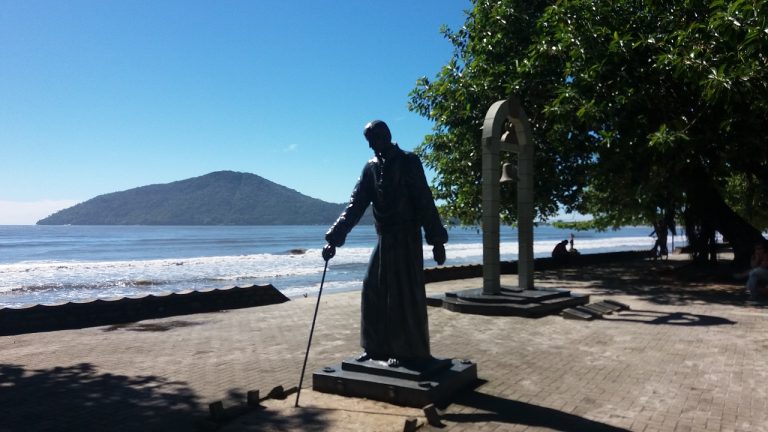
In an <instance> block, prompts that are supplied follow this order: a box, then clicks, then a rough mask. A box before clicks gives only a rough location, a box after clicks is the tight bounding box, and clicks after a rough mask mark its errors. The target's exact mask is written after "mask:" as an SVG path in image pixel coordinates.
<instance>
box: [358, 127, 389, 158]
mask: <svg viewBox="0 0 768 432" xmlns="http://www.w3.org/2000/svg"><path fill="white" fill-rule="evenodd" d="M363 135H365V139H366V140H367V141H368V146H369V147H370V148H371V149H373V151H374V152H375V153H380V152H381V151H382V150H384V149H385V148H387V146H389V145H390V144H391V143H392V133H390V132H389V127H388V126H387V124H386V123H384V122H383V121H381V120H374V121H372V122H370V123H368V124H367V125H365V129H363Z"/></svg>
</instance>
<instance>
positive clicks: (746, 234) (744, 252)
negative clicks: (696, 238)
mask: <svg viewBox="0 0 768 432" xmlns="http://www.w3.org/2000/svg"><path fill="white" fill-rule="evenodd" d="M688 199H689V202H690V208H689V210H691V211H692V214H691V215H689V217H693V218H694V219H698V221H699V222H700V227H701V228H702V229H701V234H703V235H704V239H703V240H702V243H700V244H695V245H694V244H692V245H691V246H692V248H693V249H694V256H695V257H696V256H697V254H699V255H701V257H702V258H703V260H706V259H707V255H708V254H709V255H710V259H711V255H712V253H711V252H712V251H711V250H708V249H709V246H714V245H709V243H710V241H707V240H708V239H707V238H708V237H710V236H709V235H708V234H709V233H713V231H712V230H716V231H718V232H720V233H721V234H722V235H723V237H725V238H727V239H728V241H729V242H730V244H731V246H732V247H733V254H734V258H733V265H734V267H736V268H738V269H744V268H748V267H749V259H750V257H751V256H752V250H753V248H754V244H755V243H756V242H757V241H758V240H760V239H761V238H763V237H762V234H761V233H760V230H758V229H757V228H755V227H753V226H752V225H751V224H750V223H749V222H747V221H746V220H744V218H742V217H741V216H739V215H738V214H737V213H736V212H735V211H733V209H732V208H731V207H730V206H729V205H728V204H727V203H726V202H725V200H724V199H723V197H722V195H721V194H720V191H718V190H717V189H716V188H714V187H712V186H711V185H709V184H708V183H705V182H701V183H699V184H698V185H695V186H694V187H693V188H692V190H691V192H690V193H689V195H688ZM687 225H688V224H687V223H686V226H687ZM686 229H687V228H686ZM697 247H698V248H700V249H698V250H697Z"/></svg>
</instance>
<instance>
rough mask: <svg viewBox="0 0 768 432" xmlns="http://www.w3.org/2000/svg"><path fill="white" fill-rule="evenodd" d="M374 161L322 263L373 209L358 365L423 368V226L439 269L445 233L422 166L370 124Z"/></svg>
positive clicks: (332, 233)
mask: <svg viewBox="0 0 768 432" xmlns="http://www.w3.org/2000/svg"><path fill="white" fill-rule="evenodd" d="M363 134H364V135H365V138H366V140H367V141H368V145H369V146H370V148H371V149H372V150H373V152H374V154H375V156H374V157H373V158H372V159H371V160H369V161H368V162H367V163H366V164H365V167H364V168H363V173H362V174H361V175H360V179H359V180H358V182H357V185H355V188H354V190H353V191H352V197H351V199H350V202H349V206H348V207H347V208H346V209H345V210H344V212H343V213H342V214H341V216H339V219H338V220H337V221H336V222H335V223H334V224H333V226H332V227H331V228H330V229H329V230H328V232H327V233H326V235H325V239H326V241H327V242H328V245H326V246H325V248H324V249H323V258H324V259H325V260H326V261H327V260H329V259H331V258H332V257H333V256H334V255H335V253H336V248H337V247H340V246H342V245H343V244H344V241H345V239H346V236H347V234H348V233H349V231H350V230H351V229H352V228H353V227H354V226H355V225H356V224H357V222H358V221H359V220H360V218H361V217H362V215H363V213H364V212H365V210H366V209H367V208H368V206H369V204H373V217H374V220H375V224H376V233H377V234H378V244H377V245H376V248H375V249H374V250H373V253H372V254H371V258H370V262H369V265H368V271H367V272H366V275H365V278H364V279H363V290H362V307H361V332H360V344H361V345H362V347H363V349H364V352H363V354H362V355H360V356H359V357H358V358H357V359H358V361H365V360H368V359H374V360H386V361H388V363H389V365H390V366H398V365H399V364H400V363H404V364H419V363H421V362H426V361H428V360H430V359H431V358H432V356H431V354H430V350H429V328H428V324H427V304H426V294H425V290H424V269H423V266H424V257H423V249H422V233H421V230H422V228H423V229H424V237H425V239H426V241H427V243H428V244H430V245H432V246H433V248H432V252H433V257H434V259H435V261H436V262H437V264H438V265H442V264H443V263H444V262H445V248H444V247H443V244H444V243H446V242H447V241H448V232H447V231H446V229H445V227H443V224H442V222H441V220H440V216H439V215H438V212H437V209H436V208H435V202H434V199H433V197H432V192H431V191H430V189H429V185H428V184H427V180H426V177H425V176H424V169H423V168H422V165H421V161H420V160H419V158H418V157H417V156H416V155H414V154H413V153H410V152H406V151H403V150H401V149H400V148H399V147H398V146H397V144H394V143H392V135H391V133H390V131H389V128H388V127H387V125H386V124H385V123H384V122H383V121H380V120H375V121H372V122H370V123H368V124H367V125H366V126H365V129H364V131H363Z"/></svg>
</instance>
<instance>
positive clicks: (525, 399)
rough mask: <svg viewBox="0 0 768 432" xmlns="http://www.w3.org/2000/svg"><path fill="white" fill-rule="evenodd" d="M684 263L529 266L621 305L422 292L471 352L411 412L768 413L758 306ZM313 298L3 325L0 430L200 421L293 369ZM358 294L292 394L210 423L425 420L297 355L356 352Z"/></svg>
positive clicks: (633, 418) (593, 421)
mask: <svg viewBox="0 0 768 432" xmlns="http://www.w3.org/2000/svg"><path fill="white" fill-rule="evenodd" d="M687 264H688V263H687V261H686V257H685V256H681V255H675V256H672V259H670V260H668V261H633V262H623V263H611V264H606V265H604V266H592V267H587V268H578V269H576V268H574V269H559V270H548V271H542V272H537V273H536V275H535V283H536V285H537V286H538V287H553V288H565V289H570V290H572V291H573V292H578V293H584V294H589V295H591V296H592V297H591V298H592V301H593V302H594V301H597V300H601V299H612V300H616V301H620V302H623V303H626V304H628V305H630V306H631V308H632V309H631V310H630V311H624V312H621V313H616V314H612V315H606V316H605V319H601V320H595V321H590V322H586V321H574V320H566V319H563V318H562V317H560V316H547V317H544V318H540V319H528V318H519V317H486V316H477V315H464V314H456V313H453V312H450V311H447V310H445V309H440V308H430V309H429V319H430V334H431V345H432V351H433V354H434V355H436V356H443V357H453V358H467V359H472V360H473V361H475V362H476V363H477V364H478V375H479V378H480V380H481V382H480V383H479V385H478V386H477V387H476V388H474V389H471V390H470V391H467V392H465V393H462V394H460V395H457V397H456V398H455V400H454V401H453V403H451V404H449V405H447V406H445V407H442V408H441V410H440V414H441V423H442V425H443V427H442V428H440V429H438V428H435V427H433V426H429V425H423V426H421V428H420V429H419V430H450V431H460V430H482V431H507V430H510V431H518V430H519V431H522V430H526V431H548V430H555V431H621V430H630V431H644V432H645V431H647V432H651V431H710V430H711V431H768V371H766V369H765V358H764V357H765V353H766V349H767V348H768V335H767V334H766V332H765V328H766V313H768V311H767V310H766V306H764V305H761V304H755V303H750V302H748V301H747V300H746V296H745V295H744V294H743V292H742V286H741V283H740V282H739V281H733V280H732V279H730V278H728V277H726V276H724V275H725V273H724V272H721V273H717V274H715V273H713V274H709V275H707V274H705V275H701V274H698V273H695V272H692V271H689V270H687V269H686V267H685V266H686V265H687ZM503 283H505V284H510V285H516V277H515V276H514V275H509V276H503ZM480 284H481V281H480V279H463V280H452V281H446V282H439V283H432V284H429V285H428V286H427V289H428V292H429V293H442V292H446V291H454V290H459V289H465V288H474V287H479V286H480ZM315 300H316V299H315V298H312V297H309V298H299V299H294V300H292V301H290V302H287V303H283V304H279V305H272V306H263V307H256V308H249V309H239V310H231V311H222V312H216V313H206V314H196V315H185V316H177V317H169V318H163V319H157V320H147V321H141V322H137V323H132V324H127V325H119V326H104V327H94V328H84V329H78V330H63V331H55V332H45V333H31V334H22V335H15V336H3V337H0V346H2V361H1V362H0V373H1V375H0V406H2V409H0V431H2V432H5V431H84V430H104V431H112V430H115V431H118V430H119V431H153V430H156V431H194V430H202V428H203V427H204V426H205V425H206V423H205V422H202V420H203V419H204V418H205V417H206V416H207V413H208V404H209V403H211V402H214V401H217V400H222V399H225V400H227V401H230V400H242V399H244V398H245V394H246V393H247V392H248V391H249V390H255V389H259V390H260V391H261V394H265V393H266V392H268V391H269V389H271V388H273V387H275V386H278V385H282V386H284V387H285V388H288V387H292V386H295V385H297V383H298V379H299V373H300V371H301V363H302V361H303V358H304V351H305V348H306V342H307V336H308V332H309V326H310V323H311V319H312V312H313V310H314V306H315ZM359 301H360V293H359V292H344V293H338V294H333V295H324V296H323V298H322V301H321V305H320V312H319V315H318V321H317V327H316V330H315V335H314V340H313V346H312V350H311V354H310V357H309V363H308V367H307V376H306V377H305V380H304V387H303V390H302V393H301V401H302V402H301V406H300V407H299V408H294V407H293V404H294V397H295V396H290V397H289V398H288V399H287V400H267V401H265V402H264V405H265V409H262V410H258V411H253V412H251V413H249V414H246V415H244V416H241V417H238V418H236V419H235V420H233V421H230V422H228V423H226V424H224V425H222V427H221V428H219V430H226V431H245V430H248V431H257V430H258V431H262V430H266V431H286V430H334V431H335V430H349V431H352V430H355V431H357V430H381V431H390V430H391V431H399V430H403V425H404V423H405V421H406V420H407V419H408V418H416V419H417V422H418V423H419V424H424V423H425V417H424V413H423V412H422V411H421V410H418V409H413V408H402V407H396V406H392V405H388V404H385V403H381V402H373V401H366V400H360V399H352V398H345V397H340V396H331V395H325V394H320V393H315V392H313V391H311V372H312V371H314V370H317V369H320V368H322V367H324V366H327V365H330V364H333V363H336V362H338V361H340V360H342V359H343V358H346V357H348V356H351V355H353V354H355V353H357V352H359V347H358V332H359ZM209 426H210V425H209Z"/></svg>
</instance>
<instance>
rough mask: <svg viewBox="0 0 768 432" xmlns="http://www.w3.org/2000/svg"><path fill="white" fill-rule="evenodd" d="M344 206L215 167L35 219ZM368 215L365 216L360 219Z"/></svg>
mask: <svg viewBox="0 0 768 432" xmlns="http://www.w3.org/2000/svg"><path fill="white" fill-rule="evenodd" d="M344 207H346V204H335V203H329V202H326V201H322V200H319V199H316V198H312V197H309V196H306V195H303V194H301V193H299V192H297V191H295V190H293V189H289V188H287V187H285V186H281V185H279V184H277V183H274V182H271V181H269V180H267V179H265V178H263V177H260V176H258V175H256V174H250V173H242V172H233V171H217V172H212V173H210V174H206V175H203V176H200V177H194V178H190V179H186V180H180V181H176V182H172V183H167V184H155V185H149V186H142V187H137V188H134V189H129V190H125V191H121V192H114V193H108V194H104V195H99V196H97V197H95V198H92V199H89V200H87V201H85V202H82V203H80V204H77V205H75V206H72V207H69V208H66V209H63V210H61V211H58V212H56V213H54V214H52V215H50V216H48V217H46V218H44V219H41V220H39V221H38V222H37V224H38V225H317V224H321V225H322V224H328V225H330V224H331V223H333V221H334V220H336V218H337V217H338V216H339V214H340V213H341V211H342V210H343V209H344ZM366 216H368V215H366ZM370 221H371V219H370V217H366V218H365V220H363V221H362V223H365V222H368V223H371V222H370Z"/></svg>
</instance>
